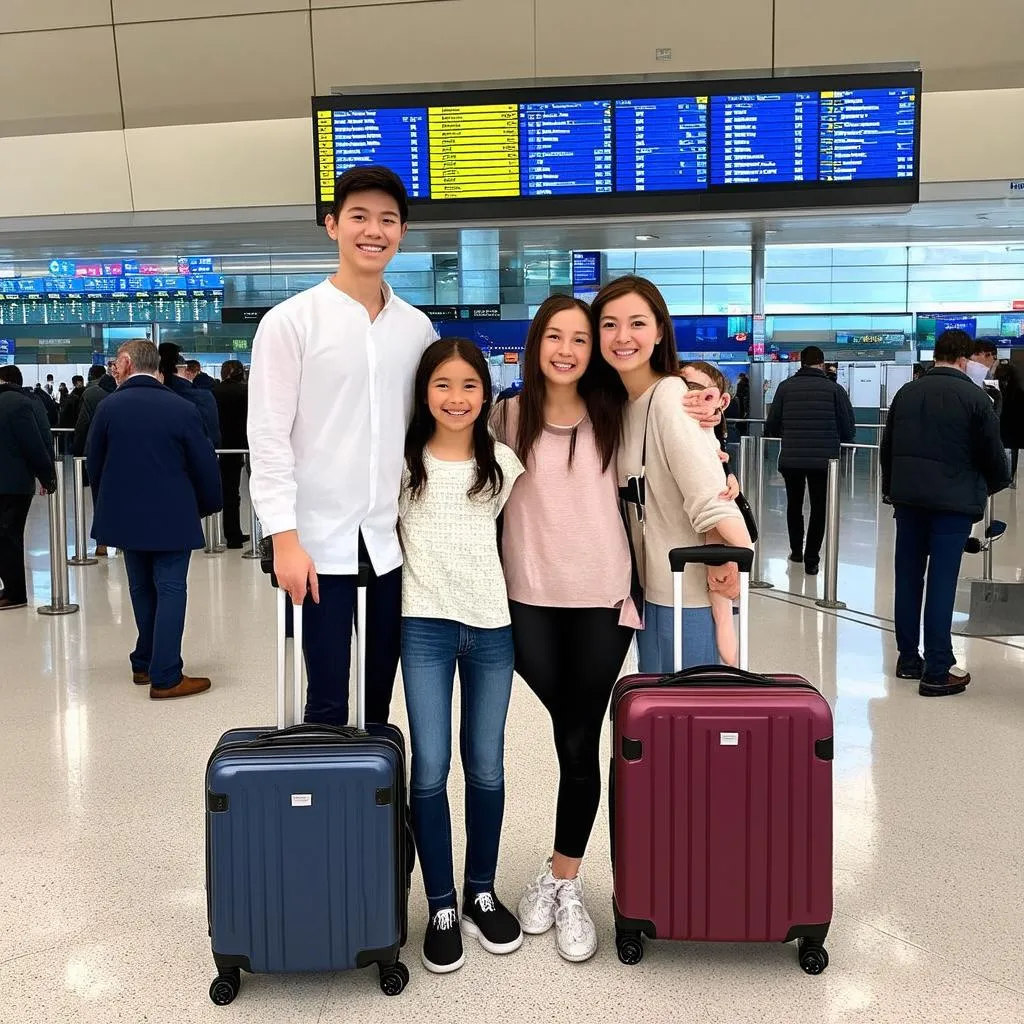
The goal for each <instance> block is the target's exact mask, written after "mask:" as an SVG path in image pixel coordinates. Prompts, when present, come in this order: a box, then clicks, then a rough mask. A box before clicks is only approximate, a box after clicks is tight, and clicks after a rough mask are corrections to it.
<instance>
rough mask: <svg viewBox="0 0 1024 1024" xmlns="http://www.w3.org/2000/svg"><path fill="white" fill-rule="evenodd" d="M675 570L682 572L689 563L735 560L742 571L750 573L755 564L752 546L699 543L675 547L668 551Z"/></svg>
mask: <svg viewBox="0 0 1024 1024" xmlns="http://www.w3.org/2000/svg"><path fill="white" fill-rule="evenodd" d="M668 560H669V564H670V565H671V566H672V571H673V572H682V571H683V570H684V569H685V568H686V566H687V565H725V564H726V563H727V562H735V563H736V565H737V566H738V567H739V570H740V572H747V573H749V572H750V570H751V569H752V568H753V565H754V551H753V549H752V548H734V547H729V546H728V545H727V544H697V545H695V546H694V547H691V548H673V549H672V550H671V551H670V552H669V553H668Z"/></svg>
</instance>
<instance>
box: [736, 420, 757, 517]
mask: <svg viewBox="0 0 1024 1024" xmlns="http://www.w3.org/2000/svg"><path fill="white" fill-rule="evenodd" d="M753 465H754V438H753V437H751V436H750V435H749V434H743V435H742V436H741V437H740V464H739V472H738V473H737V474H736V478H737V479H738V480H739V482H740V490H741V491H742V492H743V493H744V495H745V496H747V501H749V500H750V497H749V496H750V495H752V494H753V493H754V488H753V485H752V484H751V481H750V470H751V468H752V467H753Z"/></svg>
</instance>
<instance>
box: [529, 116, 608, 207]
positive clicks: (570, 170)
mask: <svg viewBox="0 0 1024 1024" xmlns="http://www.w3.org/2000/svg"><path fill="white" fill-rule="evenodd" d="M519 167H520V182H521V194H522V195H524V196H557V195H586V194H593V193H595V192H611V190H612V104H611V101H610V100H586V101H581V102H558V103H520V104H519Z"/></svg>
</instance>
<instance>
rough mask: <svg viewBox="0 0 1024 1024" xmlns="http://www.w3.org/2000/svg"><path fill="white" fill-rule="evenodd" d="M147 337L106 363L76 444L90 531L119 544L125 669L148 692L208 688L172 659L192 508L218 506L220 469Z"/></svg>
mask: <svg viewBox="0 0 1024 1024" xmlns="http://www.w3.org/2000/svg"><path fill="white" fill-rule="evenodd" d="M159 366H160V356H159V354H158V352H157V349H156V346H155V345H153V344H152V342H149V341H143V340H138V341H129V342H126V343H125V344H124V345H122V346H121V348H120V349H119V350H118V353H117V359H116V360H115V363H114V372H115V374H116V375H117V380H118V382H119V387H118V389H117V391H115V392H114V393H113V394H112V395H111V396H110V397H109V398H108V399H106V400H104V401H103V402H102V403H101V404H100V405H99V407H98V408H97V409H96V413H95V415H94V416H93V419H92V426H91V427H90V429H89V440H88V445H87V450H86V456H87V459H88V467H89V480H90V483H91V485H92V492H93V504H94V507H95V509H96V512H95V515H94V517H93V526H92V535H93V537H95V538H96V541H97V543H99V544H106V545H111V546H113V547H117V548H120V549H121V550H122V551H123V552H124V565H125V569H126V571H127V573H128V590H129V592H130V594H131V599H132V610H133V612H134V613H135V624H136V626H137V627H138V641H137V643H136V645H135V650H134V651H132V654H131V665H132V678H133V680H134V682H135V683H136V684H138V685H140V686H146V685H148V686H149V696H150V697H151V698H153V699H154V700H157V699H166V698H171V697H190V696H192V695H194V694H198V693H203V692H204V691H205V690H208V689H209V688H210V680H209V679H207V678H206V677H205V676H188V675H186V674H185V673H184V669H183V665H182V660H181V640H182V634H183V633H184V630H185V607H186V602H187V598H188V565H189V561H190V559H191V557H192V551H193V550H195V549H196V548H201V547H202V546H203V543H204V540H203V527H202V522H201V520H202V518H203V517H204V516H208V515H213V513H214V512H218V511H220V507H221V492H220V472H219V470H218V469H217V456H216V455H215V454H214V450H213V445H212V444H211V443H210V441H209V440H208V439H207V437H206V435H205V433H204V431H203V424H202V420H201V419H200V417H199V413H198V412H197V411H196V409H195V407H194V406H193V405H191V404H190V403H188V402H186V401H185V400H184V399H182V398H179V397H178V396H177V395H175V394H174V393H173V392H171V391H169V390H168V389H167V388H165V387H164V386H163V383H162V382H161V380H160V377H159Z"/></svg>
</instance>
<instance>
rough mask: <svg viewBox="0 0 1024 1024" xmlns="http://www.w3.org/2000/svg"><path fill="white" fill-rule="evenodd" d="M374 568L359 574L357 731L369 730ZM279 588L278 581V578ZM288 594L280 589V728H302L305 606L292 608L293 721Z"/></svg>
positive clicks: (278, 648)
mask: <svg viewBox="0 0 1024 1024" xmlns="http://www.w3.org/2000/svg"><path fill="white" fill-rule="evenodd" d="M369 580H370V567H369V566H368V565H365V564H360V566H359V571H358V573H357V574H356V725H355V727H356V729H358V730H360V731H364V730H365V729H366V587H367V584H368V583H369ZM273 582H274V586H275V587H277V580H276V579H274V580H273ZM287 616H288V592H287V591H286V590H284V589H283V588H281V587H277V728H278V730H279V731H280V730H282V729H286V728H288V727H289V726H298V725H301V723H302V718H303V697H304V694H303V692H302V664H303V659H302V605H300V604H293V605H292V711H291V721H288V714H287V708H286V700H285V690H286V689H287V685H286V674H285V666H286V663H287V651H286V644H287V631H288V630H287V622H288V618H287Z"/></svg>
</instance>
